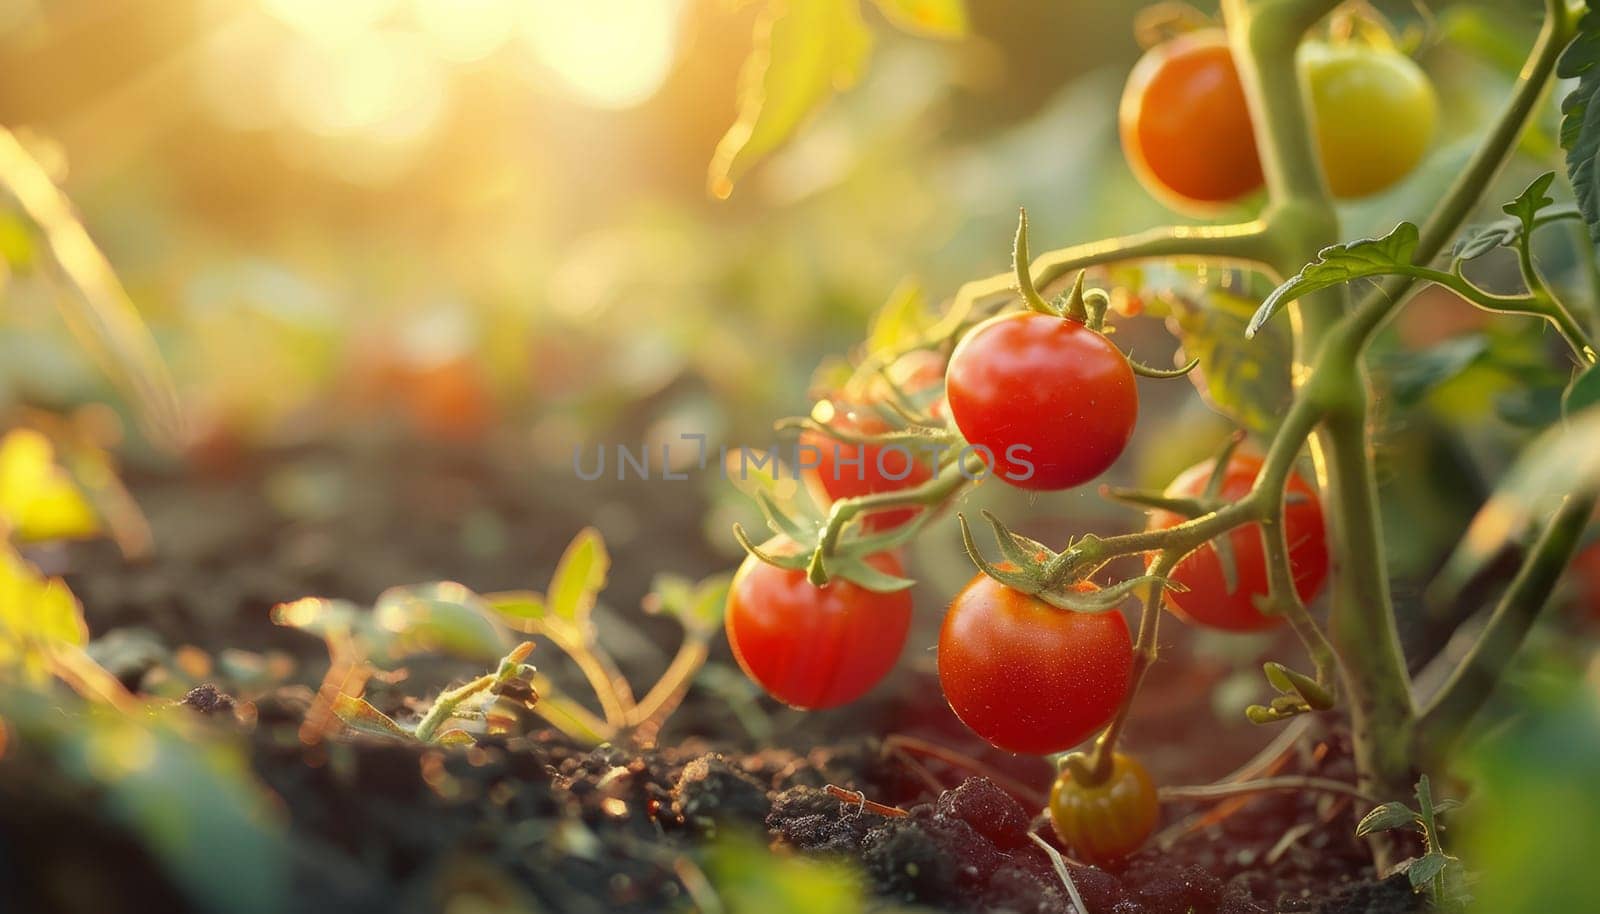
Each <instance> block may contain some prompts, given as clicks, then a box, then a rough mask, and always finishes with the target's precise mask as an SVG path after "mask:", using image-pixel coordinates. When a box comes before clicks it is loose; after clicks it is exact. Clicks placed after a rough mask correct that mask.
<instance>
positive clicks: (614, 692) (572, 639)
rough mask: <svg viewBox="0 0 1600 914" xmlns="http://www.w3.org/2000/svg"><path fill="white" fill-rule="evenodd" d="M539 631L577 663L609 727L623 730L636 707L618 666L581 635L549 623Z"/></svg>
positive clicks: (543, 624) (544, 624)
mask: <svg viewBox="0 0 1600 914" xmlns="http://www.w3.org/2000/svg"><path fill="white" fill-rule="evenodd" d="M538 631H539V633H540V634H542V635H544V636H545V637H547V638H549V639H550V640H551V641H552V642H553V643H554V644H555V646H556V647H558V648H560V649H561V652H562V653H564V654H566V655H567V656H568V657H571V658H572V661H573V663H575V664H577V666H578V670H579V671H580V672H582V673H583V678H584V679H586V680H588V682H589V688H590V689H592V690H593V691H594V694H595V697H596V698H598V699H599V700H600V709H601V712H602V713H603V714H604V715H605V721H606V726H607V728H608V729H611V730H616V729H617V728H619V727H622V726H623V725H624V724H625V723H626V721H627V719H628V713H629V711H630V710H631V709H632V707H633V697H632V689H631V688H629V686H628V681H627V679H626V678H624V677H623V676H622V674H621V673H620V672H619V671H618V670H617V668H616V664H614V663H611V662H610V658H608V657H605V656H604V655H603V654H601V653H600V652H599V651H596V650H595V649H594V648H593V647H592V646H591V645H590V644H588V643H587V640H586V639H585V638H584V637H583V636H582V634H581V633H578V632H573V631H568V630H567V628H566V627H564V626H559V625H551V624H549V623H548V622H545V623H541V624H540V625H539V626H538Z"/></svg>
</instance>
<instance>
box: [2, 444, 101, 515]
mask: <svg viewBox="0 0 1600 914" xmlns="http://www.w3.org/2000/svg"><path fill="white" fill-rule="evenodd" d="M7 528H9V529H10V532H11V535H12V536H14V537H15V538H16V539H18V540H20V541H33V542H38V541H41V540H59V539H80V538H84V537H91V536H95V535H97V534H98V533H99V532H100V518H99V517H98V516H97V515H96V514H95V511H94V509H93V508H91V507H90V506H89V503H88V501H87V500H85V499H84V497H83V494H82V493H81V492H79V490H78V487H77V485H75V484H74V483H73V481H72V477H71V476H70V475H69V474H68V473H67V471H66V470H64V469H62V468H61V467H60V466H58V465H57V464H56V460H55V448H54V447H53V446H52V445H51V444H50V439H49V438H46V437H45V436H44V435H43V434H41V433H39V432H37V431H35V430H33V429H31V428H19V429H13V430H12V431H10V432H9V433H7V434H6V436H5V437H4V438H0V533H3V532H4V531H5V530H6V529H7Z"/></svg>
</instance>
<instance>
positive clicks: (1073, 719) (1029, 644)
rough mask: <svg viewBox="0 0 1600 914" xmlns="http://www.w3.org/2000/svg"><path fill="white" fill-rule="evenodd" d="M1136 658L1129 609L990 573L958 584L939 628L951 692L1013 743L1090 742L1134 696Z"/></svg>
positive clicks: (982, 727) (965, 709)
mask: <svg viewBox="0 0 1600 914" xmlns="http://www.w3.org/2000/svg"><path fill="white" fill-rule="evenodd" d="M1079 589H1080V590H1084V591H1087V590H1092V589H1093V585H1089V584H1080V585H1079ZM1132 666H1133V642H1132V639H1131V638H1130V637H1129V636H1128V623H1127V622H1125V621H1124V620H1123V618H1122V615H1121V614H1120V613H1118V612H1115V611H1109V612H1102V613H1087V612H1073V611H1071V610H1065V609H1059V608H1057V607H1054V606H1051V605H1049V604H1048V603H1045V602H1044V601H1043V600H1040V599H1038V598H1036V597H1032V596H1029V595H1028V594H1025V593H1022V592H1020V591H1017V590H1014V589H1012V588H1010V587H1007V586H1005V585H1003V584H1001V583H1000V582H998V581H996V580H994V579H993V578H991V577H989V576H988V575H986V574H979V575H977V576H975V577H974V578H973V579H972V581H971V582H969V583H968V584H967V586H966V587H965V588H963V589H962V590H961V592H960V593H958V594H956V597H955V599H954V600H953V601H952V602H951V604H950V609H949V611H948V612H947V613H946V614H945V617H944V625H943V627H941V628H940V630H939V684H940V685H941V686H942V687H943V688H944V695H945V699H946V700H948V701H949V702H950V707H951V708H952V709H953V710H954V711H955V712H956V716H957V717H959V718H961V722H962V723H964V724H966V725H967V726H968V727H971V728H972V730H973V731H974V732H976V733H977V734H978V735H979V736H981V737H983V738H984V739H986V740H988V741H989V742H991V743H993V744H994V745H995V746H997V747H999V748H1001V749H1006V750H1008V751H1011V752H1030V753H1036V754H1039V753H1046V752H1060V751H1063V750H1066V749H1070V748H1072V747H1073V746H1076V745H1077V744H1078V743H1081V742H1083V740H1084V739H1085V738H1087V737H1088V736H1089V735H1091V734H1092V733H1094V732H1095V731H1096V730H1098V729H1099V728H1100V727H1102V726H1104V725H1105V723H1106V722H1107V721H1109V720H1110V719H1111V716H1112V715H1113V714H1115V713H1116V711H1117V707H1118V706H1119V705H1121V703H1122V700H1123V699H1124V698H1125V697H1126V696H1127V694H1128V681H1129V674H1130V670H1131V668H1132Z"/></svg>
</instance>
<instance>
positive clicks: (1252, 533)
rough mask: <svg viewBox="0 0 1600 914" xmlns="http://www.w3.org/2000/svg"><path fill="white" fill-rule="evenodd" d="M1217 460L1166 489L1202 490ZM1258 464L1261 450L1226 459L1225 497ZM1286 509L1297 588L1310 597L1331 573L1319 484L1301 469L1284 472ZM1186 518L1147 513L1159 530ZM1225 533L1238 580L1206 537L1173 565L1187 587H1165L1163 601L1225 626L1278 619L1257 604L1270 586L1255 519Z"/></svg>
mask: <svg viewBox="0 0 1600 914" xmlns="http://www.w3.org/2000/svg"><path fill="white" fill-rule="evenodd" d="M1215 465H1216V461H1214V460H1208V461H1206V462H1204V463H1200V464H1197V465H1195V466H1192V467H1190V468H1189V469H1187V470H1185V471H1183V473H1181V474H1179V476H1178V478H1177V479H1175V480H1173V481H1172V485H1170V486H1168V487H1167V494H1168V495H1175V496H1194V495H1199V494H1201V493H1202V492H1204V491H1205V488H1206V484H1207V483H1208V482H1209V481H1210V479H1211V473H1212V470H1213V468H1214V467H1215ZM1260 472H1261V458H1260V457H1258V456H1255V455H1251V454H1235V455H1234V456H1233V459H1232V460H1230V461H1228V469H1227V475H1226V476H1225V477H1224V478H1223V480H1222V489H1221V491H1220V493H1219V494H1220V495H1221V497H1223V498H1225V499H1227V500H1229V501H1234V500H1237V499H1239V498H1242V497H1244V495H1245V494H1246V493H1248V492H1249V491H1250V487H1251V486H1252V485H1254V484H1255V480H1256V475H1257V474H1258V473H1260ZM1283 516H1284V534H1285V536H1286V537H1287V539H1288V541H1289V568H1290V570H1291V571H1292V572H1293V573H1294V589H1295V592H1297V593H1298V594H1299V595H1300V599H1301V600H1302V601H1304V602H1307V603H1309V602H1310V601H1311V600H1313V599H1315V598H1316V596H1317V594H1318V593H1319V592H1321V590H1322V584H1323V581H1325V580H1326V579H1327V576H1328V543H1327V538H1326V532H1325V528H1324V527H1323V523H1322V505H1321V503H1320V502H1318V501H1317V492H1316V490H1315V489H1313V488H1312V487H1311V484H1310V483H1308V482H1306V480H1305V479H1304V478H1303V477H1302V476H1301V475H1300V474H1299V473H1291V474H1289V486H1288V491H1287V497H1286V501H1285V504H1284V510H1283ZM1184 519H1185V518H1183V517H1182V516H1181V515H1178V514H1174V513H1172V512H1170V511H1157V512H1155V513H1153V514H1152V515H1151V516H1150V529H1152V530H1162V529H1165V528H1167V527H1171V526H1174V525H1176V524H1179V523H1181V522H1182V521H1183V520H1184ZM1227 536H1228V540H1229V542H1230V544H1231V545H1232V547H1233V562H1234V571H1235V574H1236V576H1237V577H1236V579H1235V581H1234V584H1235V586H1234V587H1232V588H1229V587H1228V580H1227V577H1226V576H1225V574H1224V569H1223V566H1222V559H1221V557H1220V556H1218V555H1217V550H1216V547H1214V546H1213V545H1212V544H1211V543H1207V544H1205V545H1204V546H1201V547H1200V548H1199V549H1196V550H1195V551H1194V552H1192V553H1190V554H1189V557H1188V558H1185V559H1184V560H1183V561H1181V562H1179V563H1178V566H1177V567H1176V568H1174V569H1173V570H1172V574H1171V577H1172V579H1173V580H1175V581H1177V582H1178V583H1180V584H1182V585H1184V586H1185V587H1187V588H1189V589H1188V590H1187V591H1184V592H1182V593H1177V592H1174V591H1171V590H1169V591H1167V593H1166V601H1167V608H1169V609H1171V610H1172V612H1173V613H1174V614H1175V615H1177V616H1178V617H1179V618H1181V619H1183V620H1184V621H1186V622H1191V623H1194V624H1197V625H1205V626H1210V627H1211V628H1220V629H1224V630H1227V631H1236V632H1248V631H1257V630H1260V629H1266V628H1272V627H1273V626H1275V625H1278V624H1279V623H1280V622H1282V621H1283V619H1282V617H1280V616H1268V615H1263V614H1262V613H1261V611H1260V610H1258V609H1256V605H1255V599H1256V597H1258V596H1262V597H1264V596H1266V594H1267V562H1266V556H1265V555H1264V553H1263V551H1262V548H1261V530H1260V525H1258V524H1247V525H1245V526H1243V527H1236V528H1234V529H1233V530H1232V531H1230V532H1229V533H1228V534H1227Z"/></svg>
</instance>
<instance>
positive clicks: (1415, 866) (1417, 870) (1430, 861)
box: [1406, 853, 1450, 889]
mask: <svg viewBox="0 0 1600 914" xmlns="http://www.w3.org/2000/svg"><path fill="white" fill-rule="evenodd" d="M1449 862H1450V858H1449V857H1446V856H1445V855H1444V854H1440V853H1433V854H1424V855H1423V856H1421V857H1418V858H1417V859H1416V860H1413V861H1412V862H1411V865H1410V866H1408V867H1406V878H1407V879H1409V880H1411V887H1412V888H1414V889H1415V888H1421V887H1422V886H1425V885H1427V884H1428V883H1430V882H1432V881H1433V878H1434V877H1435V876H1437V875H1439V874H1440V873H1441V872H1443V871H1444V868H1445V865H1446V864H1448V863H1449Z"/></svg>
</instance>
